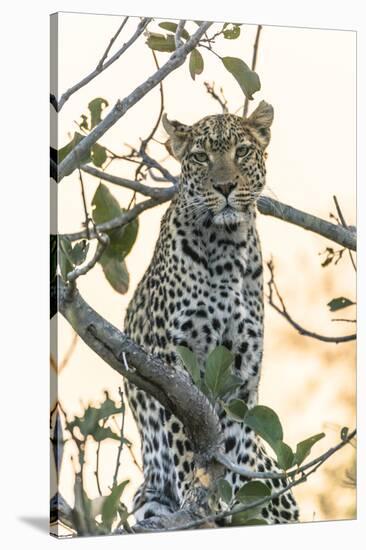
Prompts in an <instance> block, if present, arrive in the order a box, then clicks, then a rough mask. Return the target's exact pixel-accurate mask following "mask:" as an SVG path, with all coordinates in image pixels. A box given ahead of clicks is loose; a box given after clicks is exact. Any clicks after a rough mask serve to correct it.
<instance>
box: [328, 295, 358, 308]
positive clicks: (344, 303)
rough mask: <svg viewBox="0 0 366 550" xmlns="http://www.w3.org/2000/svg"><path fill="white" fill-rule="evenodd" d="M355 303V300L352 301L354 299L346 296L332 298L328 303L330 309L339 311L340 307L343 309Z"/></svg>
mask: <svg viewBox="0 0 366 550" xmlns="http://www.w3.org/2000/svg"><path fill="white" fill-rule="evenodd" d="M353 305H355V302H352V300H349V298H345V297H344V296H340V297H339V298H333V300H331V301H330V302H328V304H327V306H328V307H329V310H330V311H338V310H339V309H343V308H345V307H348V306H353Z"/></svg>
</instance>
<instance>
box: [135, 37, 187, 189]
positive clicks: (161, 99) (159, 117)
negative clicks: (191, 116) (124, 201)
mask: <svg viewBox="0 0 366 550" xmlns="http://www.w3.org/2000/svg"><path fill="white" fill-rule="evenodd" d="M177 30H178V29H177ZM151 53H152V56H153V58H154V63H155V67H156V69H157V70H159V69H160V66H159V63H158V59H157V57H156V53H155V52H154V50H151ZM159 91H160V108H159V113H158V117H157V119H156V122H155V124H154V126H153V128H152V130H151V132H150V133H149V135H148V136H147V137H146V138H145V139H144V140H142V142H141V147H140V152H142V151H143V152H145V151H146V147H147V146H148V144H149V142H150V140H152V139H153V137H154V135H155V132H156V131H157V129H158V128H159V124H160V121H161V117H162V116H163V112H164V89H163V81H161V82H160V84H159ZM140 156H141V154H140ZM144 165H145V163H144V162H143V161H142V162H141V163H140V164H139V166H138V167H137V168H136V172H135V179H136V180H137V179H138V177H139V174H140V172H141V170H142V168H143V166H144Z"/></svg>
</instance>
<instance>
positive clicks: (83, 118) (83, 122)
mask: <svg viewBox="0 0 366 550" xmlns="http://www.w3.org/2000/svg"><path fill="white" fill-rule="evenodd" d="M79 126H80V128H83V129H84V130H89V125H88V117H87V116H86V115H81V122H80V124H79Z"/></svg>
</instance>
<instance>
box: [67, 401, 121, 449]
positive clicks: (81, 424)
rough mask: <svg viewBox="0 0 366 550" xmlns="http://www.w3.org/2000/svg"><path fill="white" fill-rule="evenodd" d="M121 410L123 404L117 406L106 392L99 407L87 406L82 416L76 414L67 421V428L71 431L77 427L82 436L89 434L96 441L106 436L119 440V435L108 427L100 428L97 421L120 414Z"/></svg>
mask: <svg viewBox="0 0 366 550" xmlns="http://www.w3.org/2000/svg"><path fill="white" fill-rule="evenodd" d="M123 411H124V405H123V404H122V405H121V406H117V405H116V403H115V402H114V401H113V400H112V399H110V398H109V397H108V394H107V393H106V399H105V400H104V401H103V403H101V405H100V407H92V406H89V407H87V408H86V409H85V411H84V415H83V416H80V417H79V416H76V417H75V419H74V420H73V421H72V422H69V423H68V429H69V430H71V431H72V430H73V429H74V428H76V427H77V428H79V430H80V432H81V433H82V435H83V436H84V437H87V436H88V435H91V436H93V437H94V439H96V441H101V440H102V439H106V438H108V437H109V438H112V439H117V440H118V441H119V440H120V437H119V436H117V435H116V434H115V433H114V432H112V430H111V429H110V428H102V427H101V426H100V424H99V422H100V421H101V420H105V419H106V418H109V417H110V416H112V415H114V414H120V413H122V412H123Z"/></svg>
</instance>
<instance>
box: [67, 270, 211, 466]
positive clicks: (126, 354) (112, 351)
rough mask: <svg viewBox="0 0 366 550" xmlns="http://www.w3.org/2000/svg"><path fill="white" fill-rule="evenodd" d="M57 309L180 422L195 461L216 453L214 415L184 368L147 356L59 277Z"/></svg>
mask: <svg viewBox="0 0 366 550" xmlns="http://www.w3.org/2000/svg"><path fill="white" fill-rule="evenodd" d="M59 311H60V312H61V314H62V315H63V316H64V317H65V318H66V319H67V320H68V321H69V323H70V324H71V326H72V327H73V329H74V330H75V331H76V332H77V333H78V334H79V336H80V338H82V340H84V342H85V343H86V344H87V345H88V346H89V347H90V349H92V350H93V351H95V353H97V354H98V355H99V357H101V358H102V359H103V360H104V361H105V362H106V363H107V364H108V365H109V366H111V367H112V368H113V369H114V370H116V371H117V372H118V373H119V374H121V375H122V376H124V377H125V378H126V379H127V380H129V381H130V382H131V383H133V384H135V385H136V386H138V387H139V388H141V389H142V390H144V391H146V392H147V393H149V394H150V395H152V396H153V397H155V398H156V399H157V400H158V401H159V402H160V403H161V404H162V405H163V406H164V407H166V408H167V409H169V410H170V411H171V412H172V413H173V414H174V415H175V416H176V417H177V418H178V419H179V420H180V421H181V422H182V423H183V425H184V426H185V429H186V432H187V436H188V438H189V439H190V441H191V443H192V446H193V449H194V451H195V453H196V455H197V457H196V458H198V460H201V461H202V463H204V462H205V460H206V461H207V460H210V459H211V458H212V456H214V455H215V453H216V451H217V450H218V448H219V447H220V444H221V432H220V427H219V422H218V418H217V416H216V414H215V412H214V411H213V409H212V407H211V405H210V403H209V401H208V400H207V398H206V397H205V396H204V395H203V394H202V393H201V392H200V391H199V389H198V388H197V387H196V386H195V385H194V384H193V383H192V382H191V380H190V377H189V375H188V374H187V373H186V372H185V371H183V370H178V369H170V368H168V367H166V366H165V365H164V363H163V362H162V361H160V360H159V359H158V358H156V357H154V356H152V355H148V354H147V353H146V352H145V351H143V349H142V348H141V347H140V346H137V345H136V344H135V343H134V342H132V340H130V339H129V338H128V337H127V336H126V335H125V334H124V333H122V332H121V331H119V330H118V329H117V328H116V327H114V326H113V325H112V324H110V323H109V322H108V321H106V320H105V319H103V317H102V316H100V315H99V314H98V313H97V312H96V311H94V310H93V309H92V308H91V307H90V306H89V305H88V304H87V303H86V302H85V301H84V300H83V298H82V297H81V296H80V294H79V292H78V291H77V290H76V289H75V290H74V291H73V292H72V293H70V289H69V287H68V286H66V285H65V283H64V282H63V281H62V280H61V279H60V278H59ZM125 358H126V359H127V363H126V361H125Z"/></svg>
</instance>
